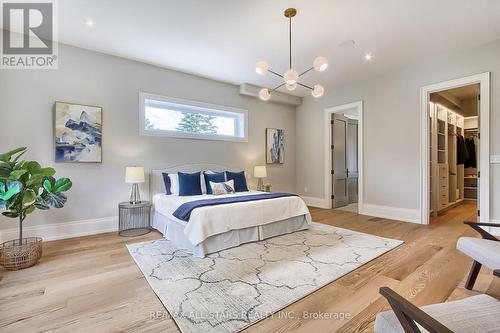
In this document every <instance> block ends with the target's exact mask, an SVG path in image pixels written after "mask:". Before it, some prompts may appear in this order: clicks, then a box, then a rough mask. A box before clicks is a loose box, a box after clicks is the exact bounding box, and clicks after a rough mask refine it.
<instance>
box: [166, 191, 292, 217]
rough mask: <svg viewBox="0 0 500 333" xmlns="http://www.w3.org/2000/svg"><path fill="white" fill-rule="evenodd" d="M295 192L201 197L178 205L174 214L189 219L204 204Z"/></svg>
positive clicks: (280, 196) (212, 204)
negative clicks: (211, 197)
mask: <svg viewBox="0 0 500 333" xmlns="http://www.w3.org/2000/svg"><path fill="white" fill-rule="evenodd" d="M294 196H297V195H296V194H292V193H283V192H275V193H262V194H253V195H241V196H235V197H225V198H214V199H201V200H195V201H190V202H185V203H183V204H182V205H180V206H179V208H177V209H176V210H175V212H174V214H173V215H174V216H175V217H177V218H178V219H179V220H182V221H186V222H187V221H189V218H190V217H191V212H192V211H193V209H196V208H200V207H205V206H216V205H224V204H230V203H236V202H248V201H258V200H266V199H276V198H283V197H294Z"/></svg>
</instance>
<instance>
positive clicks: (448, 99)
mask: <svg viewBox="0 0 500 333" xmlns="http://www.w3.org/2000/svg"><path fill="white" fill-rule="evenodd" d="M421 96H422V102H421V109H422V119H421V162H422V165H421V205H420V207H421V221H422V223H423V224H429V222H430V220H431V219H430V217H431V216H438V215H442V214H444V213H445V212H449V211H450V209H455V208H456V207H458V206H460V205H463V204H464V203H467V205H468V206H471V205H475V206H477V210H476V212H477V220H479V221H482V222H484V221H486V222H488V221H489V107H490V105H489V73H483V74H479V75H474V76H470V77H465V78H461V79H457V80H452V81H446V82H442V83H438V84H434V85H431V86H426V87H423V88H422V89H421ZM432 220H433V221H434V220H439V219H432Z"/></svg>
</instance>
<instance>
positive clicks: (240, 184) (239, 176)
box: [226, 171, 248, 192]
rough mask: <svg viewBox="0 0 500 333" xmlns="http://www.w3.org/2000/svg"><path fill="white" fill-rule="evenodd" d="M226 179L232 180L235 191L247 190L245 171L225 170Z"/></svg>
mask: <svg viewBox="0 0 500 333" xmlns="http://www.w3.org/2000/svg"><path fill="white" fill-rule="evenodd" d="M226 178H227V180H231V179H232V180H234V189H235V191H236V192H247V191H248V186H247V179H246V177H245V171H241V172H230V171H226Z"/></svg>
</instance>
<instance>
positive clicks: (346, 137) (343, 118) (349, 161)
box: [325, 102, 362, 213]
mask: <svg viewBox="0 0 500 333" xmlns="http://www.w3.org/2000/svg"><path fill="white" fill-rule="evenodd" d="M325 121H326V123H327V126H326V127H325V134H326V135H327V137H326V138H325V146H326V149H325V150H326V151H325V155H326V156H328V157H329V158H326V159H325V171H326V172H327V173H328V174H327V175H325V180H327V182H326V183H325V189H327V191H326V192H327V195H325V197H326V198H325V200H328V205H327V206H329V207H331V208H334V209H340V210H345V211H350V212H353V213H358V212H359V207H360V205H361V204H362V145H361V144H362V103H361V102H357V103H350V104H345V105H341V106H338V107H334V108H330V109H327V110H325Z"/></svg>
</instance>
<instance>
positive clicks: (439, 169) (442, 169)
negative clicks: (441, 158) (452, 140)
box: [438, 164, 448, 174]
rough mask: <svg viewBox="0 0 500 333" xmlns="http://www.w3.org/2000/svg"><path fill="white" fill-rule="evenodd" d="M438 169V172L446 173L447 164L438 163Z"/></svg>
mask: <svg viewBox="0 0 500 333" xmlns="http://www.w3.org/2000/svg"><path fill="white" fill-rule="evenodd" d="M438 171H439V173H440V174H441V173H446V174H448V164H438Z"/></svg>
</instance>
